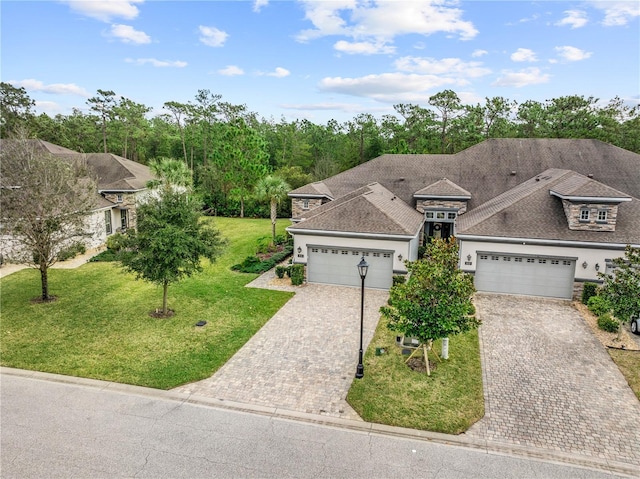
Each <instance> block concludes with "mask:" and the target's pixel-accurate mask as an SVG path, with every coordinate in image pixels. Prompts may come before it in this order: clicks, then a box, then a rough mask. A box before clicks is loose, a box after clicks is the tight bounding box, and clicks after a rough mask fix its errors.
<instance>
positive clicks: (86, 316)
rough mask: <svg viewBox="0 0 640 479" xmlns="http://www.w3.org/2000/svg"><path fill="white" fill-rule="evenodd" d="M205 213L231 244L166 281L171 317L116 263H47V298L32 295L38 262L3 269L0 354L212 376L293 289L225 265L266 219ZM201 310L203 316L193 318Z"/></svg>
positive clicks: (139, 381)
mask: <svg viewBox="0 0 640 479" xmlns="http://www.w3.org/2000/svg"><path fill="white" fill-rule="evenodd" d="M207 221H214V222H215V224H216V225H217V227H218V228H219V229H220V230H221V232H222V235H223V236H224V237H225V238H227V239H228V240H229V246H228V247H227V249H226V251H225V253H224V255H223V256H222V257H220V258H219V259H218V261H217V262H216V263H214V264H209V263H208V262H206V263H205V264H204V271H203V272H202V273H200V274H198V275H195V276H193V277H191V278H188V279H186V280H184V281H183V282H181V283H178V284H176V285H172V286H170V287H169V308H171V309H173V310H175V312H176V314H175V316H174V317H172V318H170V319H154V318H152V317H150V316H149V312H150V311H152V310H153V309H155V308H156V307H159V306H161V304H162V289H161V288H159V287H156V286H154V285H151V284H148V283H145V282H142V281H136V280H134V277H133V276H132V275H130V274H125V273H123V272H122V270H121V269H120V268H118V267H117V265H116V264H115V263H89V264H86V265H83V266H82V267H80V268H77V269H72V270H62V269H53V270H50V276H49V282H50V286H51V293H52V294H53V295H55V296H57V297H58V300H57V301H55V302H53V303H49V304H33V303H31V299H32V298H35V297H37V296H38V295H39V293H40V278H39V274H38V272H37V271H35V270H31V269H29V270H22V271H18V272H16V273H14V274H12V275H9V276H7V277H5V278H2V279H1V280H0V281H1V283H0V284H1V293H2V294H1V297H0V311H1V316H0V318H1V320H0V346H1V350H2V357H1V360H0V363H1V364H2V365H3V366H9V367H15V368H22V369H29V370H37V371H45V372H52V373H59V374H65V375H71V376H79V377H87V378H95V379H103V380H110V381H116V382H121V383H127V384H136V385H140V386H149V387H154V388H160V389H169V388H172V387H175V386H178V385H180V384H184V383H188V382H192V381H196V380H199V379H203V378H206V377H209V376H210V375H211V374H212V373H213V372H214V371H216V370H217V369H218V368H220V367H221V366H222V365H223V364H224V363H225V362H226V361H227V360H228V359H229V358H230V357H231V356H232V355H233V354H234V353H235V352H236V351H237V350H238V349H239V348H240V347H242V345H243V344H245V343H246V342H247V340H248V339H249V338H251V337H252V336H253V335H254V334H255V333H256V331H257V330H258V329H260V328H261V327H262V325H264V324H265V323H266V321H268V320H269V319H270V318H271V317H272V316H273V315H274V314H275V313H276V312H277V311H278V310H279V309H280V308H281V307H282V306H283V305H284V304H285V303H286V302H287V301H288V299H289V298H290V297H291V295H292V293H287V292H282V291H269V290H261V289H254V288H245V287H244V286H245V284H247V283H248V282H249V281H251V280H252V279H254V278H255V277H256V276H257V275H248V274H242V273H236V272H233V271H231V270H230V269H229V268H230V266H231V265H232V264H236V263H238V262H240V261H242V260H243V259H244V258H245V257H246V256H247V255H251V254H253V253H255V249H256V245H257V240H258V238H261V237H264V236H267V235H270V232H271V229H270V228H271V225H270V222H269V220H264V219H232V218H215V219H213V218H208V219H207ZM285 223H286V222H284V221H281V222H280V224H279V225H278V226H279V230H280V232H282V231H283V230H284V227H285V226H286V225H285ZM201 320H204V321H207V324H206V325H205V326H204V327H197V326H195V323H196V322H198V321H201Z"/></svg>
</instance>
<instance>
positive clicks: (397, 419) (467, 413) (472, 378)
mask: <svg viewBox="0 0 640 479" xmlns="http://www.w3.org/2000/svg"><path fill="white" fill-rule="evenodd" d="M395 335H396V333H394V332H393V331H390V330H389V329H388V328H387V326H386V323H385V321H380V322H379V323H378V327H377V329H376V332H375V335H374V337H373V340H372V341H371V343H370V345H369V348H368V350H367V352H366V354H365V358H364V367H365V375H364V378H362V379H360V380H355V381H354V382H353V384H352V386H351V389H350V391H349V394H348V395H347V401H348V402H349V404H351V406H352V407H353V408H354V409H355V410H356V411H357V412H358V414H360V416H361V417H362V418H363V419H364V420H365V421H369V422H375V423H380V424H387V425H392V426H401V427H408V428H412V429H423V430H428V431H436V432H443V433H448V434H459V433H461V432H464V431H466V430H467V429H468V428H469V427H470V426H471V425H472V424H474V423H475V422H476V421H478V420H479V419H481V418H482V417H483V415H484V397H483V390H482V370H481V367H480V348H479V344H478V332H477V331H471V332H469V333H466V334H463V335H459V336H455V337H452V338H450V340H449V359H448V360H442V362H440V363H438V362H437V361H436V363H437V368H436V369H435V371H432V373H431V376H430V377H429V376H427V375H426V373H419V372H416V371H413V370H412V369H410V368H409V367H408V366H407V365H406V364H405V360H406V359H407V356H403V355H402V350H401V349H400V348H399V347H397V346H396V345H395ZM380 347H381V348H384V349H385V351H386V352H385V354H382V355H379V356H376V355H375V349H376V348H380ZM440 348H441V345H440V341H436V342H435V343H434V350H435V351H436V352H438V354H440Z"/></svg>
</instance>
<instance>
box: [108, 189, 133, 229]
mask: <svg viewBox="0 0 640 479" xmlns="http://www.w3.org/2000/svg"><path fill="white" fill-rule="evenodd" d="M104 197H105V198H106V199H108V200H109V201H113V202H114V203H117V204H118V205H120V206H122V207H123V208H127V210H128V211H127V215H128V220H129V228H134V229H135V227H136V225H137V222H136V220H137V215H136V195H135V194H132V193H129V194H127V193H122V202H121V203H118V195H117V194H115V193H105V194H104ZM115 221H116V223H115V224H114V225H113V227H114V228H113V229H114V231H115V230H116V229H118V228H120V217H118V218H116V219H115Z"/></svg>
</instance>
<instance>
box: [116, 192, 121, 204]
mask: <svg viewBox="0 0 640 479" xmlns="http://www.w3.org/2000/svg"><path fill="white" fill-rule="evenodd" d="M116 201H117V202H118V203H122V194H121V193H118V195H117V196H116Z"/></svg>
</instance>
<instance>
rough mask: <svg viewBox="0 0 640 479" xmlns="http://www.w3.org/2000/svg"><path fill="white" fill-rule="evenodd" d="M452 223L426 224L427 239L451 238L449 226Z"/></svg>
mask: <svg viewBox="0 0 640 479" xmlns="http://www.w3.org/2000/svg"><path fill="white" fill-rule="evenodd" d="M452 224H453V223H427V225H429V227H428V229H427V233H428V237H429V238H445V239H446V238H448V237H449V236H451V226H452Z"/></svg>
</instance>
